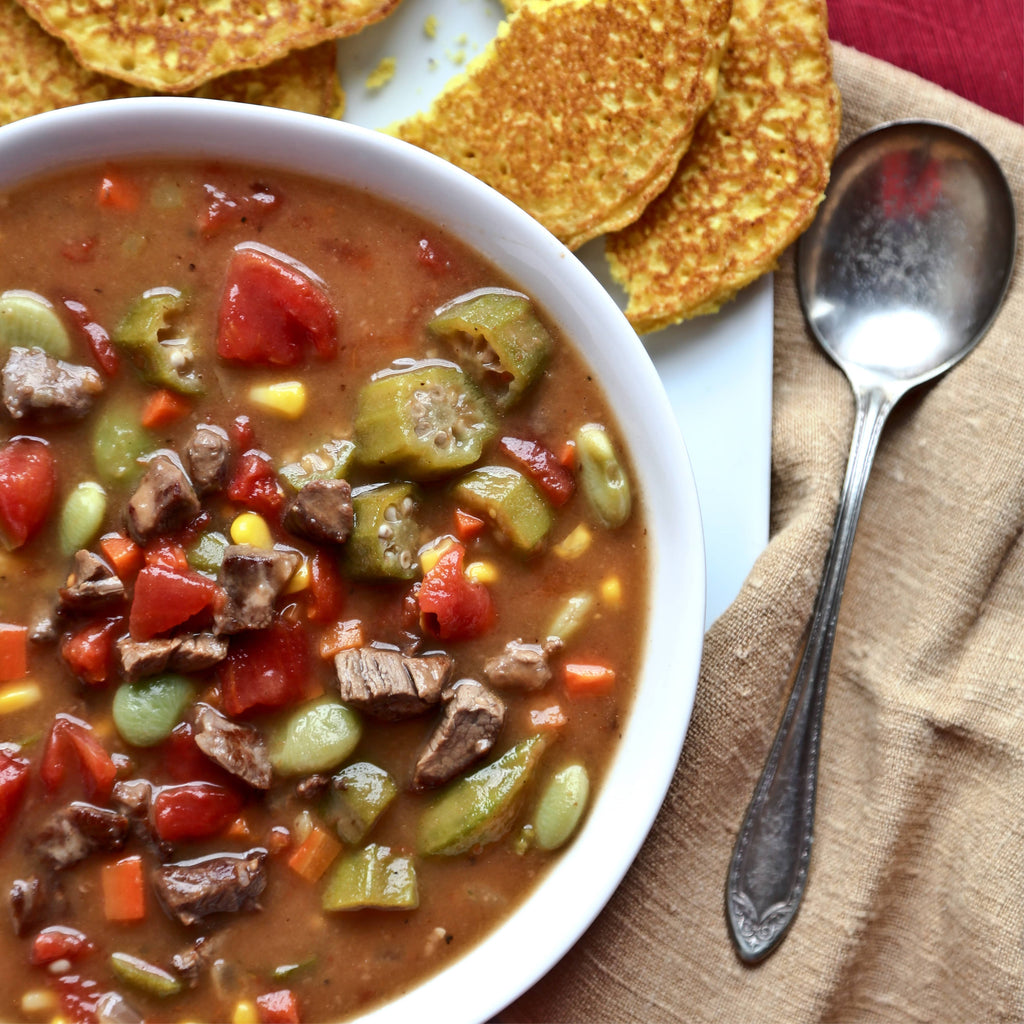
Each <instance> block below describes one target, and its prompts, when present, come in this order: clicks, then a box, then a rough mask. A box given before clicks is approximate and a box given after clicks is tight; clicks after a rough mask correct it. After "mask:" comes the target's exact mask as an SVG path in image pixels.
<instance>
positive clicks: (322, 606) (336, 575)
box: [306, 549, 345, 622]
mask: <svg viewBox="0 0 1024 1024" xmlns="http://www.w3.org/2000/svg"><path fill="white" fill-rule="evenodd" d="M344 610H345V581H344V580H343V579H342V576H341V573H340V572H339V571H338V565H337V562H335V560H334V557H333V555H331V554H330V553H329V552H327V551H324V550H322V549H320V550H318V551H317V552H316V554H315V555H313V557H312V558H311V559H310V562H309V608H308V610H307V612H306V614H307V615H308V617H309V619H310V621H311V622H334V621H335V620H336V619H339V618H340V617H341V613H342V612H343V611H344Z"/></svg>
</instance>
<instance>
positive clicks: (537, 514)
mask: <svg viewBox="0 0 1024 1024" xmlns="http://www.w3.org/2000/svg"><path fill="white" fill-rule="evenodd" d="M453 494H454V496H455V500H456V501H457V502H458V503H459V504H460V505H461V506H463V507H464V508H465V509H466V510H467V511H469V512H475V513H476V514H477V515H479V516H482V517H483V518H484V519H485V520H487V522H489V523H491V525H492V526H494V527H495V528H496V529H497V531H498V534H499V535H500V536H501V537H502V538H504V540H506V541H507V542H508V543H509V544H511V545H512V546H513V547H514V548H517V549H518V550H519V551H523V552H527V553H529V552H531V551H535V550H536V549H537V548H538V547H539V546H540V544H541V543H542V542H543V540H544V538H545V537H546V536H547V534H548V531H549V530H550V529H551V527H552V526H553V525H554V521H555V517H554V514H553V513H552V511H551V507H550V506H549V505H548V503H547V502H546V501H545V500H544V498H543V497H542V496H541V493H540V491H538V490H537V488H536V487H534V486H533V484H532V483H530V481H529V480H527V479H526V477H525V476H523V474H522V473H520V472H519V471H518V470H516V469H512V468H510V467H508V466H481V467H480V468H479V469H474V470H471V471H470V472H469V473H467V474H466V475H465V476H464V477H462V478H461V479H460V480H459V481H458V482H457V483H456V484H455V487H454V488H453Z"/></svg>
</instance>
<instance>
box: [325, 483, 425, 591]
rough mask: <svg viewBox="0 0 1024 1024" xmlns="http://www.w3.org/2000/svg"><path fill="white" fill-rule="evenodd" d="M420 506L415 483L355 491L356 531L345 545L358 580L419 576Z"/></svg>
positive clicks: (349, 569)
mask: <svg viewBox="0 0 1024 1024" xmlns="http://www.w3.org/2000/svg"><path fill="white" fill-rule="evenodd" d="M418 508H419V491H418V489H417V487H416V485H415V484H412V483H409V482H407V481H399V482H397V483H393V484H375V485H372V486H370V487H361V488H359V489H358V490H356V491H353V492H352V517H353V522H352V533H351V534H350V536H349V538H348V541H347V543H346V544H345V548H344V560H345V569H346V571H347V572H348V575H349V576H351V577H352V578H354V579H360V580H374V579H396V580H411V579H415V578H416V576H418V575H419V571H420V566H419V559H418V557H417V551H418V549H419V544H420V527H419V523H417V522H416V520H415V519H414V518H413V517H414V515H415V513H416V510H417V509H418Z"/></svg>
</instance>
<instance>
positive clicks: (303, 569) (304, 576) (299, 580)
mask: <svg viewBox="0 0 1024 1024" xmlns="http://www.w3.org/2000/svg"><path fill="white" fill-rule="evenodd" d="M310 578H311V574H310V568H309V559H308V558H303V560H302V561H301V562H300V563H299V567H298V569H296V570H295V572H293V573H292V578H291V579H290V580H289V581H288V586H286V587H285V588H284V592H285V593H286V594H297V593H298V592H299V591H300V590H305V589H306V588H307V587H308V586H309V583H310Z"/></svg>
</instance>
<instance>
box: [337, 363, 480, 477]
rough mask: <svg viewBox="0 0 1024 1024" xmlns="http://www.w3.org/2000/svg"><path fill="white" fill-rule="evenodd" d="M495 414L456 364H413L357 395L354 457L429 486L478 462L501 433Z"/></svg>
mask: <svg viewBox="0 0 1024 1024" xmlns="http://www.w3.org/2000/svg"><path fill="white" fill-rule="evenodd" d="M497 429H498V427H497V423H496V422H495V419H494V413H493V412H492V410H491V408H490V406H489V405H488V402H487V399H486V398H484V396H483V395H482V394H481V392H480V391H479V390H478V388H477V387H476V385H475V384H474V383H473V382H472V381H471V380H470V379H469V378H468V377H467V376H466V374H465V373H463V371H462V370H461V369H460V368H459V367H458V366H456V365H455V364H454V363H445V362H439V361H433V362H419V363H413V364H411V365H409V366H407V367H403V368H401V369H397V370H389V371H386V372H384V373H381V374H377V375H375V376H374V377H373V379H372V380H371V381H370V382H369V383H368V384H367V385H365V386H364V387H363V389H362V391H360V392H359V398H358V402H357V406H356V417H355V437H356V451H357V453H358V456H359V460H360V462H362V463H363V464H364V465H367V466H392V467H395V468H396V469H398V470H400V471H401V472H402V473H404V474H405V475H408V476H410V477H412V479H414V480H431V479H435V478H437V477H440V476H444V475H445V474H447V473H451V472H453V471H455V470H457V469H462V468H463V467H465V466H469V465H471V464H472V463H474V462H476V461H477V459H479V458H480V455H481V453H482V452H483V448H484V445H485V444H487V442H488V441H490V440H491V438H492V437H494V434H495V432H496V431H497Z"/></svg>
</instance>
